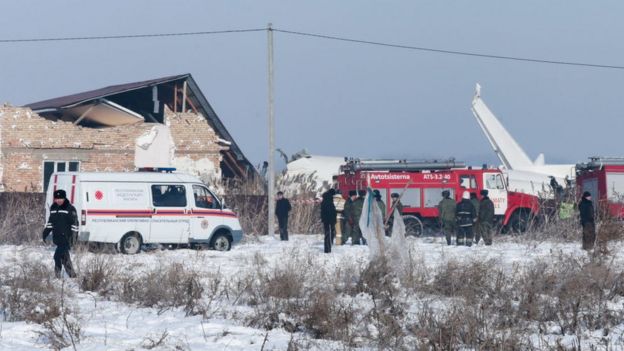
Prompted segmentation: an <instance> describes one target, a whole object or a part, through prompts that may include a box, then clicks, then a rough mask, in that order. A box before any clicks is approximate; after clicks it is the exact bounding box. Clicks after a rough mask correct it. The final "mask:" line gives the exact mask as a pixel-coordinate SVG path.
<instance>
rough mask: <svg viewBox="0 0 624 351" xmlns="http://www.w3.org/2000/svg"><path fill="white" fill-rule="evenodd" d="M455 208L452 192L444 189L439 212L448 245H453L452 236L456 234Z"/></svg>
mask: <svg viewBox="0 0 624 351" xmlns="http://www.w3.org/2000/svg"><path fill="white" fill-rule="evenodd" d="M455 210H456V204H455V200H453V199H451V192H450V191H448V190H443V191H442V200H440V203H439V204H438V212H439V220H440V226H441V227H442V232H443V233H444V236H445V237H446V244H447V245H451V239H452V236H453V234H455V227H456V222H455Z"/></svg>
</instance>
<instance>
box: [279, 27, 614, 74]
mask: <svg viewBox="0 0 624 351" xmlns="http://www.w3.org/2000/svg"><path fill="white" fill-rule="evenodd" d="M273 30H274V31H276V32H280V33H285V34H293V35H299V36H306V37H314V38H320V39H329V40H337V41H343V42H349V43H356V44H366V45H377V46H385V47H391V48H398V49H408V50H417V51H426V52H434V53H439V54H448V55H461V56H472V57H482V58H491V59H498V60H510V61H523V62H534V63H547V64H553V65H567V66H581V67H592V68H606V69H624V66H616V65H604V64H594V63H585V62H572V61H560V60H542V59H535V58H528V57H516V56H504V55H492V54H481V53H476V52H467V51H457V50H445V49H434V48H428V47H420V46H410V45H401V44H391V43H384V42H378V41H370V40H360V39H352V38H344V37H338V36H332V35H324V34H315V33H306V32H296V31H291V30H285V29H273Z"/></svg>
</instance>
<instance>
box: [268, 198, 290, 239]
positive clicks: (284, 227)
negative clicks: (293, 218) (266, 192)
mask: <svg viewBox="0 0 624 351" xmlns="http://www.w3.org/2000/svg"><path fill="white" fill-rule="evenodd" d="M291 209H292V207H291V206H290V201H288V199H287V198H285V197H284V193H283V192H281V191H278V192H277V201H276V203H275V215H276V216H277V223H278V225H279V232H280V239H282V240H284V241H288V213H290V210H291ZM271 230H272V229H271Z"/></svg>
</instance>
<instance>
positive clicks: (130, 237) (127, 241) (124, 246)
mask: <svg viewBox="0 0 624 351" xmlns="http://www.w3.org/2000/svg"><path fill="white" fill-rule="evenodd" d="M142 244H143V242H142V240H141V235H139V234H138V233H128V234H126V235H124V236H123V238H121V240H120V241H119V250H120V251H121V252H122V253H124V254H126V255H134V254H137V253H139V252H140V251H141V245H142Z"/></svg>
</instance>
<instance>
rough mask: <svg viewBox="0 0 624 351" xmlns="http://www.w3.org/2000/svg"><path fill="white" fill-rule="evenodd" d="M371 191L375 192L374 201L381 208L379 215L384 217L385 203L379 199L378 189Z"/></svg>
mask: <svg viewBox="0 0 624 351" xmlns="http://www.w3.org/2000/svg"><path fill="white" fill-rule="evenodd" d="M373 193H374V194H375V201H376V202H377V205H378V206H379V209H380V210H381V217H382V218H384V219H386V204H385V203H384V202H383V200H382V199H381V193H380V192H379V190H373Z"/></svg>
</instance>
